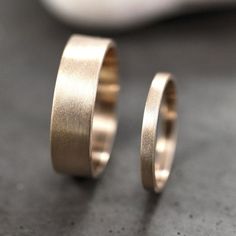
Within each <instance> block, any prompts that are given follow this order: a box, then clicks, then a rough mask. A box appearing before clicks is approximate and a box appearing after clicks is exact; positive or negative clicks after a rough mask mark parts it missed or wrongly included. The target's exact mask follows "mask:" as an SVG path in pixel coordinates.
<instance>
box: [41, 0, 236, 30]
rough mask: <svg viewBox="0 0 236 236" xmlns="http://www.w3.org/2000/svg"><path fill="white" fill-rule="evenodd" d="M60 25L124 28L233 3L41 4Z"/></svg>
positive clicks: (77, 0) (53, 0)
mask: <svg viewBox="0 0 236 236" xmlns="http://www.w3.org/2000/svg"><path fill="white" fill-rule="evenodd" d="M41 1H42V2H43V3H44V5H45V6H46V7H47V8H48V9H49V10H50V11H51V12H52V13H54V15H56V16H57V17H59V18H60V19H62V20H63V21H65V22H67V23H70V24H73V25H80V26H81V25H82V26H87V27H94V28H95V27H99V28H127V27H130V26H135V25H139V24H141V23H143V22H147V21H149V20H151V19H155V18H161V17H164V16H165V15H170V14H173V13H175V12H180V11H181V10H184V11H186V10H188V9H191V10H193V9H194V8H197V7H198V8H199V7H206V6H207V7H209V6H210V7H217V6H223V5H225V4H230V3H236V1H235V0H41Z"/></svg>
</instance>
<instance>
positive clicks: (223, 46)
mask: <svg viewBox="0 0 236 236" xmlns="http://www.w3.org/2000/svg"><path fill="white" fill-rule="evenodd" d="M235 13H236V11H234V10H229V11H225V10H224V11H222V12H218V13H209V14H207V13H204V14H199V15H194V16H185V17H179V18H176V19H172V20H168V21H165V22H160V23H158V24H157V23H156V24H154V25H152V26H149V27H148V28H146V29H140V30H135V31H133V32H129V33H123V34H119V35H116V36H115V38H116V40H117V42H118V46H119V54H120V68H121V69H120V73H121V83H122V92H121V97H120V98H121V99H120V126H119V131H118V136H117V139H116V142H115V147H114V151H113V155H112V159H111V162H110V163H109V166H108V167H107V169H106V171H105V173H104V175H103V176H102V178H101V179H99V180H97V181H92V180H86V179H75V178H70V177H67V176H60V175H57V174H56V173H55V172H54V171H53V170H52V166H51V162H50V155H49V138H48V136H49V134H48V133H49V121H50V109H51V101H52V95H53V89H54V83H55V77H56V73H57V68H58V63H59V60H60V55H61V52H62V50H63V47H64V44H65V42H66V40H67V38H68V37H69V35H70V34H71V33H73V32H80V33H81V32H82V31H80V30H75V29H71V28H69V27H67V26H65V25H62V24H61V23H60V22H58V21H56V20H55V19H54V18H53V17H51V16H50V15H49V14H48V13H47V12H46V11H45V10H44V9H43V8H42V7H41V5H40V4H39V3H38V2H37V1H32V0H21V1H14V0H1V2H0V110H1V112H0V235H1V236H2V235H4V236H5V235H9V236H10V235H12V236H13V235H17V236H18V235H20V236H21V235H34V236H42V235H50V236H54V235H55V236H58V235H71V236H74V235H76V236H94V235H97V236H109V235H121V236H122V235H127V236H130V235H137V236H138V235H140V236H141V235H142V236H144V235H160V236H165V235H166V236H175V235H182V236H184V235H186V236H187V235H190V236H195V235H200V236H201V235H202V236H208V235H212V236H222V235H227V236H233V235H236V206H235V204H236V122H235V117H236V105H235V104H236V14H235ZM108 35H111V36H112V34H111V33H110V34H108ZM156 71H172V72H173V73H174V74H175V75H176V77H177V82H178V90H179V114H180V118H179V143H178V148H177V155H176V161H175V163H174V169H173V173H172V175H171V178H170V181H169V183H168V186H167V188H166V189H165V192H164V193H163V194H162V195H161V196H155V195H153V194H150V193H147V192H146V191H145V190H143V188H142V186H141V182H140V173H139V142H140V140H139V139H140V129H141V121H142V114H143V108H144V103H145V99H146V94H147V91H148V87H149V84H150V82H151V80H152V77H153V75H154V73H155V72H156Z"/></svg>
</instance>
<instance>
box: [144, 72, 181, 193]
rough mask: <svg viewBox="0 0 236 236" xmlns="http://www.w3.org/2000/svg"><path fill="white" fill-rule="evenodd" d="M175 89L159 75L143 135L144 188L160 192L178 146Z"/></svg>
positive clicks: (164, 75) (150, 96)
mask: <svg viewBox="0 0 236 236" xmlns="http://www.w3.org/2000/svg"><path fill="white" fill-rule="evenodd" d="M176 97H177V94H176V87H175V82H174V81H173V79H172V76H171V75H170V74H168V73H160V74H157V75H156V76H155V78H154V79H153V81H152V84H151V87H150V90H149V93H148V96H147V101H146V105H145V110H144V117H143V126H142V133H141V150H140V155H141V177H142V183H143V186H144V188H146V189H149V190H153V191H155V192H157V193H158V192H161V191H162V189H163V188H164V186H165V184H166V182H167V179H168V177H169V174H170V171H171V166H172V162H173V158H174V153H175V147H176V133H177V132H176V119H177V110H176V100H177V99H176Z"/></svg>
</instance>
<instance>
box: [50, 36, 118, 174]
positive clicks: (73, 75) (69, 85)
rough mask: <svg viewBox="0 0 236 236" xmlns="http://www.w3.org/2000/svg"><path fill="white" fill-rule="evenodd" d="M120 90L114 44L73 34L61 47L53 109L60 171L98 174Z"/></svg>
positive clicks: (54, 143)
mask: <svg viewBox="0 0 236 236" xmlns="http://www.w3.org/2000/svg"><path fill="white" fill-rule="evenodd" d="M118 92H119V82H118V71H117V56H116V48H115V44H114V42H113V41H112V40H110V39H103V38H95V37H87V36H80V35H74V36H72V37H71V38H70V39H69V41H68V43H67V45H66V47H65V50H64V52H63V55H62V59H61V63H60V66H59V71H58V76H57V81H56V86H55V91H54V98H53V106H52V115H51V130H50V138H51V156H52V162H53V166H54V169H55V170H56V171H57V172H60V173H65V174H69V175H75V176H85V177H86V176H87V177H97V176H98V175H99V174H100V173H102V171H103V170H104V168H105V166H106V165H107V162H108V160H109V158H110V154H111V150H112V146H113V140H114V136H115V134H116V127H117V116H116V104H117V97H118Z"/></svg>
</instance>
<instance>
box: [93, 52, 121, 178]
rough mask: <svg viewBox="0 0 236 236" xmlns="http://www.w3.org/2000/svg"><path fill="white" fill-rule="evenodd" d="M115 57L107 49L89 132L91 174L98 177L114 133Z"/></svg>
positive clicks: (116, 83) (115, 122) (116, 79)
mask: <svg viewBox="0 0 236 236" xmlns="http://www.w3.org/2000/svg"><path fill="white" fill-rule="evenodd" d="M117 76H118V72H117V57H116V52H115V49H114V48H110V49H108V51H107V52H106V55H105V58H104V62H103V65H102V68H101V71H100V75H99V81H98V89H97V95H96V101H95V107H94V113H93V120H92V130H91V150H90V152H91V158H92V172H93V174H94V176H97V175H99V174H100V173H101V172H102V171H103V169H104V167H105V166H106V164H107V162H108V160H109V158H110V153H111V149H112V145H113V139H114V136H115V133H116V126H117V118H116V103H117V98H118V92H119V85H118V78H117Z"/></svg>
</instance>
